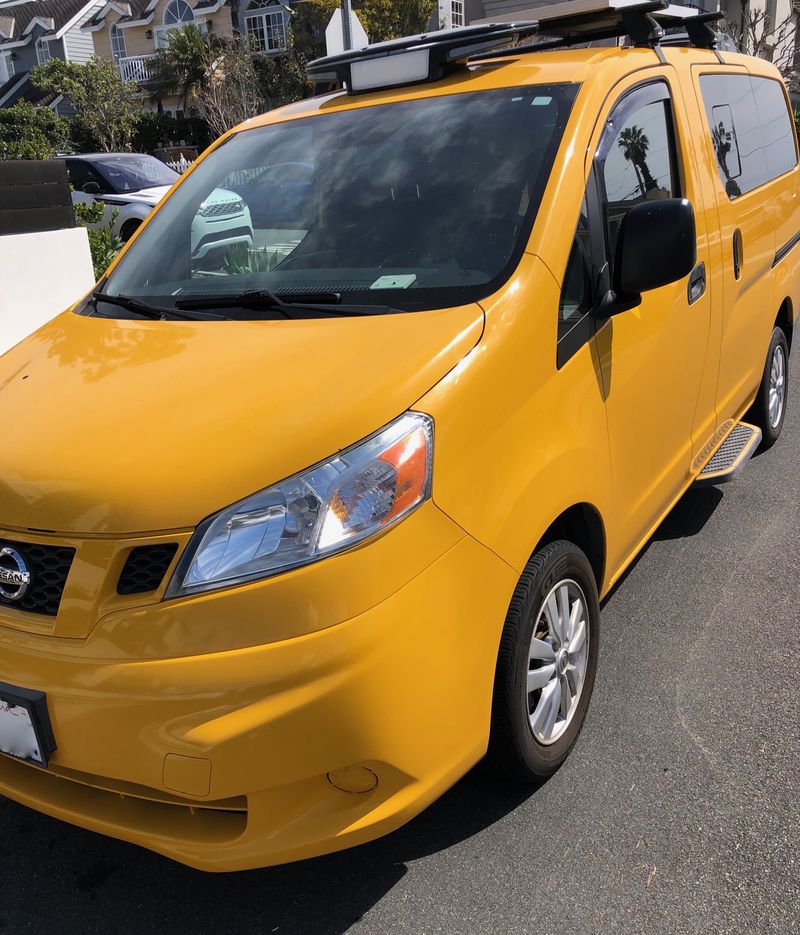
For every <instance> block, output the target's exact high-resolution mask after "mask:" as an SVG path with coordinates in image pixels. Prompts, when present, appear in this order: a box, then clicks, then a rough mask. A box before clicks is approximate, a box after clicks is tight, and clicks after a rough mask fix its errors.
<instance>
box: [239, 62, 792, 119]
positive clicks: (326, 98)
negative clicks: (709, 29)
mask: <svg viewBox="0 0 800 935" xmlns="http://www.w3.org/2000/svg"><path fill="white" fill-rule="evenodd" d="M659 51H660V53H661V55H662V56H663V58H664V59H665V60H666V63H667V64H668V65H670V66H673V67H675V68H678V69H683V68H688V67H691V66H692V65H713V66H714V67H715V68H718V69H719V70H721V71H722V70H724V69H727V68H730V67H736V66H738V67H740V68H741V67H747V68H748V69H749V70H750V71H751V72H755V73H759V74H763V75H765V76H767V77H773V78H780V74H779V72H778V70H777V69H776V68H775V66H774V65H772V64H771V63H770V62H767V61H765V60H764V59H759V58H754V57H752V56H749V55H742V54H740V53H736V52H724V53H722V59H723V61H722V63H721V62H720V58H719V57H718V55H717V53H716V52H715V51H714V50H710V49H696V48H691V47H685V46H664V47H662V48H660V50H659ZM660 63H661V62H660V59H659V57H658V55H657V54H656V52H655V50H654V49H652V48H636V47H634V48H622V47H617V46H606V47H591V48H574V47H568V48H564V49H553V50H550V51H543V52H537V53H536V54H534V55H531V54H525V53H523V52H520V53H519V54H518V55H516V56H509V55H507V54H506V55H504V56H498V57H496V58H486V59H483V60H481V61H480V62H476V63H473V64H470V65H469V67H467V68H465V69H461V70H458V71H456V72H454V73H453V74H451V75H449V76H448V77H446V78H444V79H442V80H440V81H436V82H430V83H423V84H409V85H402V86H399V87H394V88H387V89H384V90H378V91H370V92H367V93H363V94H357V95H351V94H348V93H347V92H345V91H335V92H333V93H331V94H325V95H322V96H318V97H314V98H309V99H306V100H303V101H298V102H297V103H294V104H289V105H287V106H285V107H281V108H279V109H277V110H273V111H270V112H269V113H266V114H262V115H261V116H258V117H254V118H252V119H251V120H249V121H247V123H245V124H243V125H242V128H245V127H246V128H248V129H249V128H252V127H258V126H266V125H268V124H272V123H278V122H281V121H284V120H287V119H292V118H298V117H306V116H311V115H313V114H324V113H330V112H332V111H334V110H349V109H351V108H358V107H365V106H372V107H374V106H375V105H377V104H389V103H394V102H397V101H406V100H413V99H417V98H424V97H434V96H437V97H438V96H441V95H445V94H454V93H461V92H467V91H487V90H491V89H494V88H503V87H521V86H523V85H530V84H561V83H577V84H585V83H586V82H587V81H589V80H591V81H592V82H593V83H595V84H597V85H601V86H605V87H609V88H610V87H612V86H613V85H614V84H616V82H617V81H618V80H620V79H621V78H623V77H624V76H625V75H627V74H630V73H631V72H633V71H636V70H638V69H643V68H649V67H656V66H658V65H659V64H660Z"/></svg>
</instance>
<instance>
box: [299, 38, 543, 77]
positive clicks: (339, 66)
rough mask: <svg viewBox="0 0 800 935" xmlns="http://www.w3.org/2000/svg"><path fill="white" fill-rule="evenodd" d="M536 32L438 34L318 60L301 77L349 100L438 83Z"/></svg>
mask: <svg viewBox="0 0 800 935" xmlns="http://www.w3.org/2000/svg"><path fill="white" fill-rule="evenodd" d="M538 28H539V25H538V23H537V22H528V23H488V24H486V25H481V26H465V27H460V28H458V29H441V30H439V31H437V32H430V33H423V34H422V35H419V36H406V37H405V38H403V39H391V40H390V41H389V42H378V43H376V44H375V45H369V46H367V47H366V48H364V49H354V50H351V51H349V52H344V53H342V54H341V55H329V56H328V57H327V58H318V59H316V60H315V61H313V62H309V63H308V65H307V66H306V74H307V75H308V77H309V78H311V79H312V80H313V81H342V82H344V84H345V85H347V89H348V90H349V91H350V93H351V94H355V93H357V92H359V91H372V90H375V89H377V88H389V87H396V86H398V85H403V84H415V83H417V82H420V81H438V80H439V79H440V78H444V77H445V76H446V75H448V74H450V72H452V71H454V70H456V69H458V68H459V67H461V63H463V62H466V61H467V59H469V58H472V57H473V56H474V55H477V54H479V53H481V52H487V51H489V50H490V49H499V48H502V47H504V46H507V45H509V44H511V43H515V42H519V40H520V39H525V38H527V37H528V36H532V35H533V34H534V33H535V32H536V31H537V30H538Z"/></svg>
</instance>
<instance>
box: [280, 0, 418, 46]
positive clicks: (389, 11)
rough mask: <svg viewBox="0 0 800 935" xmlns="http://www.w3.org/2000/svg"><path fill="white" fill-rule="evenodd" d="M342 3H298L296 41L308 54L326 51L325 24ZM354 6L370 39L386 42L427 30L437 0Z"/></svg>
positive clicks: (370, 0)
mask: <svg viewBox="0 0 800 935" xmlns="http://www.w3.org/2000/svg"><path fill="white" fill-rule="evenodd" d="M340 6H341V3H340V0H306V2H305V3H298V4H297V5H296V6H295V8H294V9H295V11H296V12H295V16H294V17H293V18H292V29H293V32H294V35H295V42H296V44H297V48H298V49H299V50H300V51H302V52H304V53H305V54H306V55H307V56H308V58H316V57H317V56H320V55H324V54H325V27H326V26H327V25H328V23H329V22H330V18H331V16H333V13H334V11H335V10H337V9H339V7H340ZM353 9H354V10H355V12H356V13H357V14H358V18H359V19H360V20H361V25H362V26H363V27H364V29H365V30H366V33H367V35H368V36H369V39H370V42H383V41H384V40H387V39H399V38H400V37H401V36H413V35H416V33H420V32H425V30H426V29H427V28H428V23H429V22H430V19H431V16H433V12H434V10H435V9H436V0H354V2H353Z"/></svg>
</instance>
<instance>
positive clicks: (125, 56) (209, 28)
mask: <svg viewBox="0 0 800 935" xmlns="http://www.w3.org/2000/svg"><path fill="white" fill-rule="evenodd" d="M0 9H2V8H0ZM190 23H194V25H195V26H197V28H198V29H200V30H201V31H202V32H208V33H215V34H216V35H218V36H231V35H233V20H232V18H231V8H230V5H229V3H228V0H127V2H124V0H108V2H106V3H103V4H102V5H101V6H100V7H99V8H98V9H97V11H96V13H95V15H94V16H93V17H91V18H90V19H89V20H88V21H87V22H86V23H84V25H83V27H82V31H83V33H84V35H86V36H87V37H89V39H90V40H93V41H94V51H95V54H96V55H97V56H98V58H109V59H113V60H114V62H115V63H116V65H117V68H118V69H119V72H120V74H121V75H122V77H123V78H124V79H125V81H136V82H138V83H139V84H140V85H142V86H143V91H146V84H147V81H148V79H149V78H150V75H151V64H152V59H153V56H154V55H155V54H156V52H157V51H158V49H162V48H166V46H167V45H168V44H169V33H170V31H171V30H173V29H180V28H182V27H183V26H187V25H189V24H190ZM161 104H162V108H163V109H164V110H167V111H172V112H174V111H176V110H177V109H178V107H179V106H180V101H179V100H178V99H177V98H165V99H164V100H163V101H162V102H161ZM142 106H143V109H145V110H147V109H148V108H152V109H155V108H156V106H157V105H156V104H154V103H152V102H150V101H149V100H148V99H147V95H146V93H145V94H144V97H143V103H142Z"/></svg>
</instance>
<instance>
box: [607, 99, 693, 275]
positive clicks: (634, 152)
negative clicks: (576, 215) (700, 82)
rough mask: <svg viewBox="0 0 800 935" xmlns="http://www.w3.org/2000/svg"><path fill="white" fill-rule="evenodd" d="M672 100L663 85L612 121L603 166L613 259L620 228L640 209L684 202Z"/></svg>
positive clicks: (628, 105)
mask: <svg viewBox="0 0 800 935" xmlns="http://www.w3.org/2000/svg"><path fill="white" fill-rule="evenodd" d="M667 95H668V91H667V88H666V85H663V84H661V83H657V84H654V85H649V86H647V87H646V88H642V89H640V90H639V91H634V92H633V93H632V94H631V95H630V97H629V98H628V100H626V101H623V102H622V104H621V106H620V107H619V108H618V109H617V111H615V113H614V114H613V115H612V119H611V121H609V124H610V131H609V132H608V133H607V135H606V138H605V140H604V142H603V145H602V147H601V152H600V155H599V163H600V178H601V181H602V187H603V190H604V195H605V198H604V200H605V219H606V236H607V240H608V248H609V256H610V257H611V258H612V260H613V257H614V254H615V252H616V246H617V238H618V237H619V229H620V225H621V224H622V220H623V218H624V217H625V215H626V214H627V213H628V211H629V210H630V209H631V208H632V207H633V206H634V205H636V204H640V203H641V202H643V201H659V200H662V199H665V198H679V197H680V181H679V178H678V172H677V169H676V157H675V147H674V133H673V129H672V114H671V111H670V106H669V99H668V96H667ZM654 98H655V99H654Z"/></svg>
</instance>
